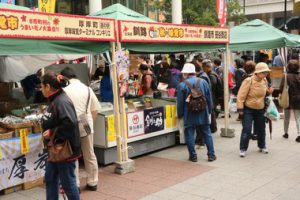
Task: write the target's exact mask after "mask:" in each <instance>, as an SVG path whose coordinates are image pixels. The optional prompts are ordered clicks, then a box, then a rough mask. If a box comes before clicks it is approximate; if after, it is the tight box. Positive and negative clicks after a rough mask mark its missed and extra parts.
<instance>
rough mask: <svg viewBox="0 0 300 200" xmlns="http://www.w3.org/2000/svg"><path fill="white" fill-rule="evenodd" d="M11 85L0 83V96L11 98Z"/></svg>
mask: <svg viewBox="0 0 300 200" xmlns="http://www.w3.org/2000/svg"><path fill="white" fill-rule="evenodd" d="M12 89H13V83H0V96H1V97H3V96H11V94H12Z"/></svg>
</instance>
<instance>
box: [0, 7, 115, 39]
mask: <svg viewBox="0 0 300 200" xmlns="http://www.w3.org/2000/svg"><path fill="white" fill-rule="evenodd" d="M114 30H115V29H114V20H112V19H101V18H92V17H82V16H75V15H63V14H51V13H39V12H30V11H14V10H5V9H0V37H2V38H33V39H52V40H62V39H65V40H95V41H115V31H114Z"/></svg>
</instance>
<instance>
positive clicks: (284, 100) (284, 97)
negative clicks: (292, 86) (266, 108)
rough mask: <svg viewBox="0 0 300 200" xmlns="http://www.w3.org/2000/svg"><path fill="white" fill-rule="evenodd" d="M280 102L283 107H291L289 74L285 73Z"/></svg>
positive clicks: (279, 97)
mask: <svg viewBox="0 0 300 200" xmlns="http://www.w3.org/2000/svg"><path fill="white" fill-rule="evenodd" d="M278 103H279V105H280V107H282V108H284V109H285V108H288V107H289V86H288V84H287V76H286V74H285V75H284V85H283V90H282V93H281V94H279V96H278Z"/></svg>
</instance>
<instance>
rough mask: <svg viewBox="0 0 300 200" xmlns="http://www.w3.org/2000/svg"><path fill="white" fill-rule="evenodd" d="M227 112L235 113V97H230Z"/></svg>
mask: <svg viewBox="0 0 300 200" xmlns="http://www.w3.org/2000/svg"><path fill="white" fill-rule="evenodd" d="M229 112H237V105H236V96H233V95H231V96H230V99H229Z"/></svg>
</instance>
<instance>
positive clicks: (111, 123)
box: [107, 115, 117, 143]
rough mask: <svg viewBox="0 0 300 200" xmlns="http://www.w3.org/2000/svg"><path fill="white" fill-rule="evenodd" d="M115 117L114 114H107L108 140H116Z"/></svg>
mask: <svg viewBox="0 0 300 200" xmlns="http://www.w3.org/2000/svg"><path fill="white" fill-rule="evenodd" d="M116 138H117V136H116V130H115V117H114V115H109V116H107V140H108V142H109V143H110V142H115V141H116Z"/></svg>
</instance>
